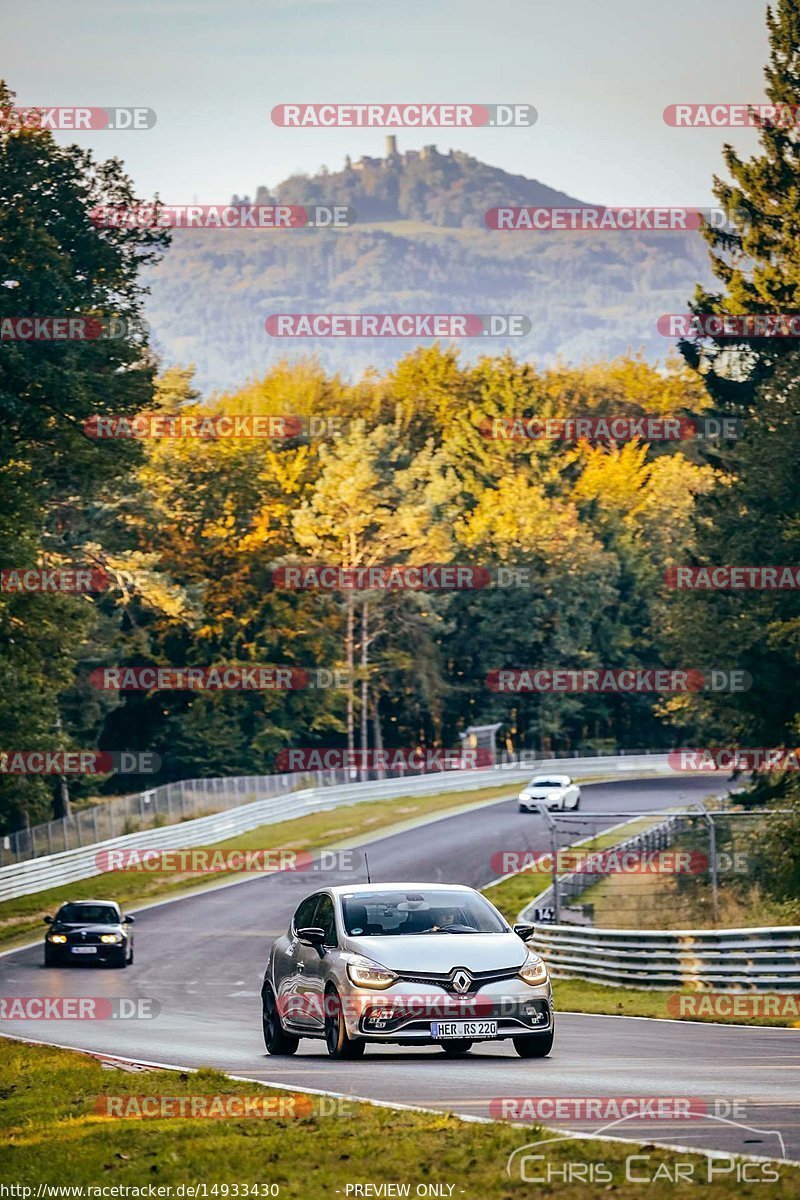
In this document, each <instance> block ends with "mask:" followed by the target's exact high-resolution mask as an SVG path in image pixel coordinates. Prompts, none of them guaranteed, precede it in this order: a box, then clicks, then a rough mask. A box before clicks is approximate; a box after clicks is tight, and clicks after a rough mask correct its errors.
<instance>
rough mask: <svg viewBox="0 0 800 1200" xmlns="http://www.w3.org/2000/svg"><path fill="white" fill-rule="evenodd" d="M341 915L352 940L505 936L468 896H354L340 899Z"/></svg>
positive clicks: (488, 910) (485, 908)
mask: <svg viewBox="0 0 800 1200" xmlns="http://www.w3.org/2000/svg"><path fill="white" fill-rule="evenodd" d="M342 913H343V916H344V927H345V929H346V930H347V933H348V934H350V935H351V936H353V937H387V936H391V935H400V934H421V933H506V932H507V928H506V926H505V924H504V923H503V921H502V920H501V919H500V917H499V916H498V915H497V913H496V912H495V911H494V909H493V908H492V907H491V906H490V905H489V904H488V903H487V902H486V901H485V900H484V899H483V898H482V897H481V896H477V895H473V894H472V893H471V892H442V891H435V890H428V889H426V890H425V891H423V892H420V891H408V892H362V893H358V892H353V893H351V894H349V895H345V896H343V897H342Z"/></svg>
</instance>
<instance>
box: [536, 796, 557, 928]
mask: <svg viewBox="0 0 800 1200" xmlns="http://www.w3.org/2000/svg"><path fill="white" fill-rule="evenodd" d="M538 809H539V812H540V813H541V814H542V816H543V817H544V819H545V821H546V822H547V824H548V825H549V826H550V854H551V857H552V860H553V920H554V923H555V924H556V925H558V923H559V920H560V917H561V900H560V897H559V894H558V826H557V825H556V823H555V820H554V818H553V817H552V816H551V815H550V809H549V808H548V807H547V805H546V804H539V805H538Z"/></svg>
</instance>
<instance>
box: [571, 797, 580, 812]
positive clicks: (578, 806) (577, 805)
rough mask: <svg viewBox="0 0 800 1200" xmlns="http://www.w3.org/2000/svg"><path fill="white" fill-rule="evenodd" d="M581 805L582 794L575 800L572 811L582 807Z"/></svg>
mask: <svg viewBox="0 0 800 1200" xmlns="http://www.w3.org/2000/svg"><path fill="white" fill-rule="evenodd" d="M580 806H581V798H580V796H578V799H577V800H576V801H575V806H574V808H573V809H572V811H573V812H577V811H578V809H579V808H580Z"/></svg>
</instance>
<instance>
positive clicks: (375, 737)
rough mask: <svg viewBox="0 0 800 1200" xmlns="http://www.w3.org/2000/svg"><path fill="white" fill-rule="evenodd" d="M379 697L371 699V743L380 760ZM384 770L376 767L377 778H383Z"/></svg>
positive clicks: (381, 737)
mask: <svg viewBox="0 0 800 1200" xmlns="http://www.w3.org/2000/svg"><path fill="white" fill-rule="evenodd" d="M378 705H379V699H378V697H377V696H376V697H375V698H374V700H373V701H372V744H373V746H374V747H375V755H376V757H377V759H378V761H379V762H380V755H381V752H382V750H383V730H382V729H381V714H380V710H379V707H378ZM385 778H386V772H385V771H384V769H383V767H378V779H385Z"/></svg>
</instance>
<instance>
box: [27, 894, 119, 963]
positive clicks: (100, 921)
mask: <svg viewBox="0 0 800 1200" xmlns="http://www.w3.org/2000/svg"><path fill="white" fill-rule="evenodd" d="M44 920H45V924H46V925H49V926H50V928H49V929H48V931H47V933H46V935H45V939H44V965H45V966H46V967H55V966H58V965H61V964H63V963H68V962H105V963H110V964H111V966H114V967H127V966H128V964H129V963H132V962H133V930H132V929H131V925H132V924H133V921H134V918H133V917H126V916H123V915H122V910H121V909H120V907H119V905H118V904H115V902H114V901H113V900H68V901H67V903H66V904H62V905H61V908H60V909H59V910H58V912H57V913H56V915H55V916H54V917H45V919H44Z"/></svg>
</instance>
